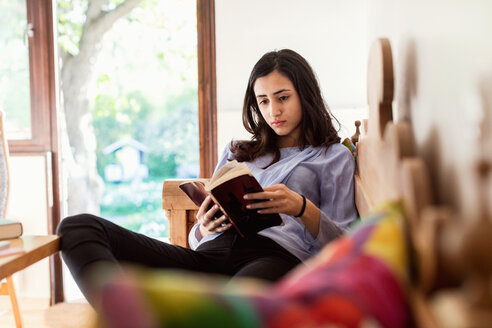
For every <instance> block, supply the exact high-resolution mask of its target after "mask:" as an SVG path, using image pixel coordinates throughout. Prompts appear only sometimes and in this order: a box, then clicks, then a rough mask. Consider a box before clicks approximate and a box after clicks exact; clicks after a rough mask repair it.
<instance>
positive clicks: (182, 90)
mask: <svg viewBox="0 0 492 328" xmlns="http://www.w3.org/2000/svg"><path fill="white" fill-rule="evenodd" d="M0 1H1V0H0ZM88 1H90V0H75V1H69V0H59V1H58V7H59V8H58V12H59V17H58V19H59V34H60V36H59V40H60V47H61V48H62V49H64V50H66V51H68V52H69V53H71V54H72V55H76V54H77V53H78V44H79V41H80V37H81V35H82V31H83V24H84V23H85V19H86V18H85V11H86V9H87V5H88V3H89V2H88ZM121 2H122V0H110V2H109V9H111V8H114V7H115V6H116V5H117V4H118V3H121ZM196 42H197V41H196V0H166V1H159V0H144V1H142V2H141V3H140V5H139V6H138V7H137V8H135V9H134V10H133V11H132V12H131V13H130V14H129V15H128V16H127V17H125V18H123V19H119V20H118V21H117V22H116V23H115V24H114V25H113V28H112V29H111V30H110V31H108V32H107V33H106V34H105V36H104V38H103V39H102V43H101V49H100V52H99V56H98V58H97V60H96V61H95V62H94V65H95V67H94V69H95V72H96V76H95V80H94V81H93V85H92V86H91V88H90V95H89V98H90V110H91V113H92V117H93V124H94V131H95V135H96V140H97V169H98V172H99V174H100V175H101V176H103V175H104V167H105V166H106V165H108V164H111V163H115V160H116V158H115V154H114V153H112V154H107V155H104V154H103V153H102V149H104V148H105V147H106V146H108V145H110V144H112V143H114V142H116V141H118V140H121V139H123V138H128V137H130V138H133V139H135V140H137V141H139V142H141V143H143V144H144V145H146V146H147V148H148V152H147V153H145V154H144V156H143V162H144V164H146V165H147V167H148V168H149V174H150V177H149V181H147V184H148V185H149V186H153V188H155V190H153V191H152V192H150V191H147V190H143V191H142V190H140V189H136V188H137V187H136V186H135V185H132V184H125V183H121V184H111V183H107V184H106V189H107V191H106V193H105V196H104V201H103V203H102V204H101V212H102V214H103V216H107V217H110V218H111V217H113V218H115V220H116V221H118V222H119V223H121V224H122V225H127V226H128V227H131V229H132V230H136V231H139V230H140V229H141V228H142V226H144V227H145V226H146V224H145V220H147V218H148V216H149V215H150V216H153V215H154V214H152V213H160V214H162V210H161V207H160V206H161V201H162V200H161V188H162V180H161V182H160V183H158V184H155V183H154V182H155V181H156V180H157V179H163V178H164V177H176V171H177V169H178V168H179V167H180V166H181V165H184V164H190V163H191V164H194V165H198V160H199V144H198V92H197V90H198V88H197V86H198V81H197V70H198V69H197V43H196ZM151 182H152V183H151ZM145 183H146V182H145V181H144V184H145ZM142 213H143V214H142ZM159 220H161V219H158V218H154V221H158V222H160V221H159ZM123 223H124V224H123Z"/></svg>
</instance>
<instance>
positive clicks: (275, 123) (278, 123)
mask: <svg viewBox="0 0 492 328" xmlns="http://www.w3.org/2000/svg"><path fill="white" fill-rule="evenodd" d="M284 123H285V121H275V122H272V125H273V126H281V125H282V124H284Z"/></svg>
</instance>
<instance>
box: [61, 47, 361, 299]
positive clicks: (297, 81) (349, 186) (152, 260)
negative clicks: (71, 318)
mask: <svg viewBox="0 0 492 328" xmlns="http://www.w3.org/2000/svg"><path fill="white" fill-rule="evenodd" d="M243 124H244V126H245V128H246V130H247V131H248V132H250V133H251V134H252V138H251V140H250V141H234V142H231V144H230V145H229V146H228V147H227V148H226V149H225V151H224V153H223V155H222V157H221V159H220V161H219V164H218V165H217V168H216V170H217V169H218V168H220V167H221V166H222V165H223V164H224V163H226V161H227V160H232V159H236V160H238V161H240V162H246V164H247V165H248V167H249V169H250V170H251V172H252V173H253V175H254V176H255V177H256V179H257V180H258V181H259V182H260V184H261V185H262V186H263V188H264V192H260V193H254V194H248V195H246V197H247V198H248V199H256V200H260V201H259V202H256V203H254V204H253V205H250V207H251V208H252V209H256V210H257V211H258V212H259V213H280V215H281V216H282V219H283V220H284V225H281V226H275V227H271V228H268V229H265V230H262V231H260V232H259V233H258V234H257V235H256V236H255V237H253V238H248V239H244V238H242V237H240V236H239V235H238V234H237V233H236V231H235V230H234V229H231V225H230V223H227V218H226V217H225V216H222V217H220V218H219V219H215V220H212V218H213V217H214V214H215V212H216V211H217V210H218V208H217V206H213V207H212V208H211V209H210V210H207V208H208V207H209V206H208V205H209V204H210V202H211V200H210V199H207V200H206V201H205V202H204V203H203V204H202V206H201V207H200V209H199V211H198V214H197V219H198V222H197V224H196V225H195V226H194V227H193V229H192V230H191V232H190V236H189V241H190V245H191V246H192V249H185V248H182V247H179V246H175V245H170V244H167V243H164V242H160V241H157V240H155V239H152V238H149V237H146V236H143V235H141V234H138V233H134V232H131V231H129V230H126V229H124V228H121V227H119V226H117V225H115V224H113V223H111V222H109V221H107V220H104V219H102V218H99V217H96V216H93V215H90V214H81V215H77V216H72V217H69V218H66V219H64V220H63V221H62V223H61V224H60V227H59V230H58V233H59V235H60V236H61V249H62V257H63V259H64V261H65V263H66V264H67V265H68V267H69V268H70V271H71V273H72V275H73V276H74V278H75V280H76V282H77V284H78V285H79V287H80V288H81V290H82V292H83V293H84V295H85V296H86V297H87V299H88V300H89V302H91V304H94V301H95V300H94V295H95V294H94V293H95V292H96V293H97V290H94V289H95V284H94V281H93V280H92V279H91V274H90V273H91V272H92V271H93V270H92V269H93V268H95V267H97V266H98V265H103V264H105V265H106V266H105V267H108V266H109V267H111V268H113V269H117V270H119V269H120V265H119V264H120V263H123V262H129V263H133V264H138V265H143V266H146V267H153V268H173V269H184V270H192V271H200V272H209V273H217V274H223V275H228V276H234V277H237V276H247V277H256V278H260V279H266V280H270V281H274V280H277V279H278V278H280V277H282V276H283V275H284V274H285V273H287V272H288V271H289V270H290V269H292V268H293V267H294V266H296V265H297V264H299V263H301V262H303V261H304V260H306V259H308V258H309V257H311V256H313V255H314V254H316V253H317V252H318V251H319V250H320V249H321V247H322V246H323V245H325V244H326V243H327V242H329V241H331V240H333V239H334V238H336V237H338V236H339V235H341V234H342V233H343V231H344V228H346V227H347V226H348V225H349V224H350V223H351V222H352V221H353V220H354V219H355V218H356V217H357V211H356V208H355V203H354V189H353V188H354V187H353V175H354V166H355V164H354V159H353V157H352V154H351V153H350V151H349V150H348V149H347V148H346V147H345V146H343V145H341V144H340V143H339V142H340V138H339V137H338V135H337V132H336V130H335V129H334V127H333V125H332V120H331V116H330V113H329V112H328V109H327V106H326V104H325V102H324V100H323V97H322V95H321V90H320V88H319V85H318V82H317V79H316V76H315V74H314V72H313V70H312V68H311V67H310V65H309V64H308V63H307V61H306V60H305V59H304V58H303V57H301V56H300V55H299V54H297V53H296V52H294V51H292V50H288V49H284V50H280V51H273V52H269V53H267V54H265V55H264V56H263V57H262V58H261V59H260V60H259V61H258V62H257V63H256V65H255V66H254V68H253V71H252V72H251V76H250V78H249V82H248V87H247V89H246V95H245V98H244V107H243ZM99 267H100V266H99ZM99 272H100V270H99Z"/></svg>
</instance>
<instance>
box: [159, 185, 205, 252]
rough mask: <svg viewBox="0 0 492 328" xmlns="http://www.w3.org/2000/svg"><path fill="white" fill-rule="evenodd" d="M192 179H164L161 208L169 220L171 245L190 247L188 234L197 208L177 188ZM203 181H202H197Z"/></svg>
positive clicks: (193, 222)
mask: <svg viewBox="0 0 492 328" xmlns="http://www.w3.org/2000/svg"><path fill="white" fill-rule="evenodd" d="M190 180H193V179H166V180H164V184H163V186H162V208H163V209H164V210H165V211H166V216H167V219H168V220H169V239H170V241H171V243H172V244H174V245H179V246H182V247H188V248H189V247H190V245H189V244H188V234H189V232H190V230H191V228H192V227H193V225H194V224H195V222H196V213H197V211H198V207H197V206H196V205H195V204H194V203H193V202H192V201H191V200H190V199H189V198H188V196H186V194H185V193H184V192H183V191H182V190H181V189H180V188H179V185H180V183H182V182H184V181H190ZM197 180H203V179H197Z"/></svg>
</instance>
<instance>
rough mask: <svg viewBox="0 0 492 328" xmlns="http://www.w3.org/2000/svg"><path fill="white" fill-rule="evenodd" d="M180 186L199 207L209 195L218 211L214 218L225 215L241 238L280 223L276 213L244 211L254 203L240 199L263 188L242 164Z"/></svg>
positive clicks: (225, 165)
mask: <svg viewBox="0 0 492 328" xmlns="http://www.w3.org/2000/svg"><path fill="white" fill-rule="evenodd" d="M179 187H180V188H181V190H183V191H184V192H185V194H187V195H188V197H189V198H190V199H191V200H192V201H193V203H195V205H197V206H200V205H201V204H202V203H203V201H204V200H205V198H206V197H207V195H210V196H211V198H212V200H213V203H215V204H217V205H218V206H219V208H220V210H219V211H217V213H216V214H215V218H219V217H220V216H222V213H224V214H225V215H226V217H227V218H228V219H229V221H230V222H231V223H232V226H233V227H234V228H235V229H236V230H237V232H238V233H239V234H240V235H241V236H242V237H245V238H247V237H248V236H251V235H253V234H256V233H257V232H258V231H261V230H263V229H266V228H269V227H273V226H277V225H281V224H283V221H282V218H281V217H280V215H279V214H277V213H273V214H259V213H258V212H257V209H247V208H246V205H248V204H251V203H253V202H254V201H255V200H247V199H244V197H243V196H244V195H245V194H248V193H255V192H261V191H263V188H262V187H261V185H260V184H259V183H258V181H257V180H256V178H255V177H254V176H253V174H252V173H251V171H250V170H249V168H248V166H247V165H246V163H244V162H242V163H238V162H237V161H236V160H233V161H230V162H228V163H226V164H224V165H223V166H222V167H221V168H220V169H219V170H218V171H217V172H216V173H215V174H214V175H213V177H212V178H211V179H210V180H206V179H195V180H191V181H185V182H183V183H181V184H180V185H179ZM256 201H258V200H256ZM213 203H211V205H210V207H211V206H213Z"/></svg>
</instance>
